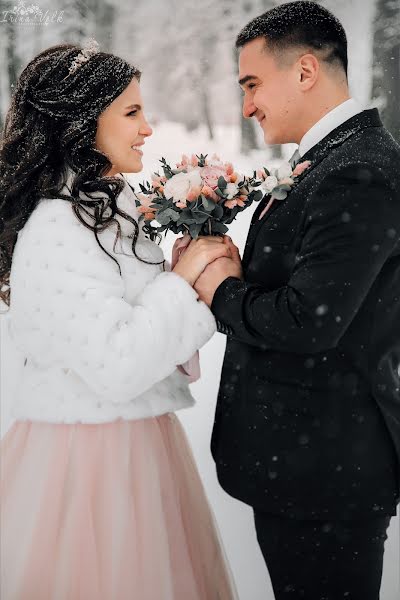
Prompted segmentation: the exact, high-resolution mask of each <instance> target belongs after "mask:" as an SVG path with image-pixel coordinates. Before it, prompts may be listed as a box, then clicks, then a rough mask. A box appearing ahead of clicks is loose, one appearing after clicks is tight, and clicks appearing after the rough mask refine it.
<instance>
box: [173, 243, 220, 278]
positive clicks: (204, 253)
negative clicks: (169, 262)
mask: <svg viewBox="0 0 400 600" xmlns="http://www.w3.org/2000/svg"><path fill="white" fill-rule="evenodd" d="M222 257H231V251H230V248H229V246H228V245H227V244H224V238H222V237H216V236H207V237H198V238H197V240H192V241H191V242H190V244H189V246H188V247H187V248H186V250H185V252H184V253H183V254H182V255H181V257H180V259H179V262H178V263H177V265H176V266H175V268H174V269H173V272H174V273H177V274H178V275H180V276H181V277H183V279H186V281H187V282H188V283H189V284H190V285H191V286H193V285H194V284H195V283H196V281H197V279H198V278H199V277H200V275H201V274H202V273H203V271H204V269H205V268H206V267H207V265H209V264H210V263H212V262H214V260H217V258H222Z"/></svg>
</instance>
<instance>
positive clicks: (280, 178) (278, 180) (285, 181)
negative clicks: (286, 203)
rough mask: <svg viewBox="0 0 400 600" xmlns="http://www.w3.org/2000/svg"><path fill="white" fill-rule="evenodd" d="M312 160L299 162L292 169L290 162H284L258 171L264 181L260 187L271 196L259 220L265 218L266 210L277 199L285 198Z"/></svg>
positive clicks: (266, 194) (259, 177)
mask: <svg viewBox="0 0 400 600" xmlns="http://www.w3.org/2000/svg"><path fill="white" fill-rule="evenodd" d="M310 165H311V162H310V161H309V160H306V161H304V162H302V163H299V164H298V165H297V166H296V167H295V169H292V167H291V166H290V164H289V163H288V162H287V163H283V164H282V165H281V166H280V167H279V169H272V170H268V169H267V168H265V167H264V168H263V169H261V170H260V171H257V177H258V179H260V180H261V181H262V183H261V185H260V187H259V189H260V190H262V191H263V192H264V193H265V196H270V200H269V202H268V204H267V206H266V207H265V208H264V210H263V211H262V213H261V214H260V216H259V217H258V219H259V220H261V219H262V218H263V216H264V215H265V214H266V212H267V211H268V210H269V209H270V207H271V206H272V204H273V203H274V202H275V200H285V199H286V198H287V196H288V194H289V192H290V190H291V189H292V187H293V186H294V185H295V183H296V179H297V178H298V177H300V175H302V174H303V173H304V171H305V170H306V169H308V168H309V166H310Z"/></svg>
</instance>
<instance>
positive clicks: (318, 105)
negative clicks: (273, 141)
mask: <svg viewBox="0 0 400 600" xmlns="http://www.w3.org/2000/svg"><path fill="white" fill-rule="evenodd" d="M350 97H351V96H350V93H349V88H348V86H347V84H346V85H342V86H335V85H327V86H324V87H321V88H320V89H316V90H313V93H312V94H310V97H309V98H307V99H305V102H304V110H303V115H302V118H301V119H299V121H298V122H299V124H301V125H300V127H299V131H298V132H297V135H296V138H297V139H296V143H297V144H300V142H301V140H302V138H303V137H304V135H305V134H306V133H307V132H308V131H310V129H311V128H312V127H314V125H316V124H317V123H318V121H320V120H321V119H322V118H323V117H325V115H327V114H328V113H330V112H331V111H332V110H334V109H335V108H336V107H337V106H340V105H341V104H343V102H346V101H347V100H349V99H350Z"/></svg>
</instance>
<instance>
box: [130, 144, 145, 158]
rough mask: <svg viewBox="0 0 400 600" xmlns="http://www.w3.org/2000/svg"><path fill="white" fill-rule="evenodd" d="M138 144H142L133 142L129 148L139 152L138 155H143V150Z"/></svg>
mask: <svg viewBox="0 0 400 600" xmlns="http://www.w3.org/2000/svg"><path fill="white" fill-rule="evenodd" d="M140 146H143V144H134V145H133V146H131V149H132V150H134V151H135V152H137V153H138V154H140V156H143V150H141V148H140Z"/></svg>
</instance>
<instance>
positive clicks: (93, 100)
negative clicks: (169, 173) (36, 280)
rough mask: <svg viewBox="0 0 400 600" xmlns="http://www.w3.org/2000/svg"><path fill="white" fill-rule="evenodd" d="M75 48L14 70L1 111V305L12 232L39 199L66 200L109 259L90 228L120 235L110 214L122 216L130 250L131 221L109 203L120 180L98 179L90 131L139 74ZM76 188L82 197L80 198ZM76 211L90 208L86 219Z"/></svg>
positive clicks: (102, 162) (102, 169)
mask: <svg viewBox="0 0 400 600" xmlns="http://www.w3.org/2000/svg"><path fill="white" fill-rule="evenodd" d="M82 50H84V48H82V47H81V46H78V45H72V44H62V45H58V46H54V47H51V48H48V49H47V50H45V51H44V52H42V53H40V54H39V55H38V56H36V58H34V59H33V60H32V61H31V62H30V63H29V64H28V66H27V67H26V68H25V69H24V71H23V72H22V74H21V76H20V77H19V80H18V82H17V86H16V90H15V93H14V96H13V99H12V102H11V107H10V109H9V111H8V114H7V117H6V122H5V128H4V132H3V135H2V139H1V143H0V298H1V299H2V300H3V301H4V302H5V303H6V304H8V305H9V303H10V287H9V278H10V270H11V260H12V254H13V249H14V246H15V243H16V240H17V234H18V232H19V231H20V230H21V229H22V228H23V227H24V225H25V223H26V222H27V220H28V219H29V217H30V215H31V214H32V212H33V210H34V209H35V207H36V206H37V204H38V202H39V200H40V199H41V198H49V199H51V198H61V199H65V200H66V201H69V202H70V203H71V206H72V210H73V211H74V213H75V214H76V216H77V218H78V219H79V220H80V221H81V223H82V224H83V225H85V226H86V227H88V228H89V229H91V230H92V231H93V232H94V235H95V237H96V240H97V243H98V244H99V246H100V247H101V248H102V250H103V251H104V252H106V254H108V255H109V256H110V258H112V259H113V260H115V258H114V257H112V256H111V255H110V254H109V253H108V252H107V251H106V250H105V249H104V248H103V247H102V245H101V244H100V241H99V238H98V233H99V232H100V231H103V230H104V229H106V228H107V227H109V226H110V225H111V224H112V223H116V225H117V228H118V234H117V235H119V234H120V226H119V223H118V221H117V220H116V219H114V216H115V215H116V214H118V215H120V216H122V217H123V218H125V219H127V220H129V221H130V222H132V223H133V224H134V227H135V233H134V236H133V241H132V250H133V253H134V255H135V256H136V253H135V244H136V241H137V237H138V231H139V229H138V225H137V223H136V221H135V220H134V219H132V217H130V216H129V215H126V213H124V212H123V211H121V210H120V209H119V208H118V207H117V204H116V200H117V197H118V195H119V193H120V192H121V191H122V189H123V187H124V183H123V181H122V180H121V179H120V178H114V177H107V178H106V179H105V178H104V176H105V174H106V173H107V172H108V171H109V170H110V168H111V166H112V165H111V163H110V161H109V160H108V158H107V157H106V156H105V155H104V154H102V153H101V152H99V151H98V150H96V148H95V138H96V130H97V118H98V117H99V115H100V113H102V112H103V111H104V110H105V108H107V106H109V105H110V104H111V102H112V101H113V100H114V99H115V98H117V96H119V94H121V93H122V92H123V90H124V89H125V88H126V87H127V86H128V84H129V83H130V82H131V81H132V79H133V78H134V77H135V78H136V79H137V80H138V81H139V80H140V71H139V70H138V69H136V68H135V67H133V66H132V65H130V64H129V63H128V62H126V61H124V60H123V59H121V58H118V57H117V56H114V55H112V54H108V53H105V52H100V51H99V50H96V51H95V53H93V54H92V55H90V57H89V58H87V59H86V60H84V61H80V58H81V57H82ZM76 59H78V61H76ZM77 64H79V67H78V68H76V65H77ZM74 65H75V69H74ZM69 169H71V170H72V171H73V172H74V174H75V176H74V179H73V181H72V187H71V195H68V196H67V195H63V194H62V193H61V189H62V187H63V185H64V184H65V181H66V177H67V171H68V170H69ZM80 192H83V193H84V194H85V195H86V196H88V197H89V198H90V200H87V199H81V198H80ZM99 192H101V194H98V193H99ZM96 194H98V195H97V196H96ZM88 206H90V207H91V209H92V210H91V211H89V212H88V211H87V207H88ZM93 209H94V210H93ZM93 213H94V217H93ZM82 214H89V215H91V216H92V218H91V220H92V221H93V224H88V223H87V220H88V219H86V220H85V219H84V218H83V217H82ZM137 258H139V257H137ZM115 262H117V261H116V260H115ZM144 262H146V261H144ZM117 264H118V262H117Z"/></svg>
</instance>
